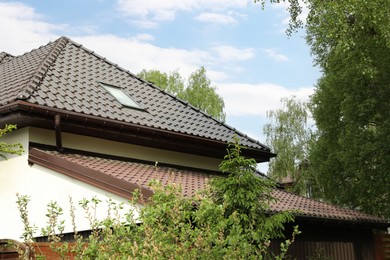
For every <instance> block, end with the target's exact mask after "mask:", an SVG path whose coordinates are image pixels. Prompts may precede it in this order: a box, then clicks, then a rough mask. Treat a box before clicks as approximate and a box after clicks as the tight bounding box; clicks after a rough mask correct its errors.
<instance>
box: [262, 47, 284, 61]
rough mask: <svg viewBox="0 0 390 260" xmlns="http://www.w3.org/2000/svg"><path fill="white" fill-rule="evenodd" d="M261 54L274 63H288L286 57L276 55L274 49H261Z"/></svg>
mask: <svg viewBox="0 0 390 260" xmlns="http://www.w3.org/2000/svg"><path fill="white" fill-rule="evenodd" d="M263 52H264V53H266V54H267V56H268V57H269V58H271V59H273V60H274V61H278V62H279V61H288V57H287V56H285V55H283V54H280V53H277V52H276V51H275V50H274V49H263Z"/></svg>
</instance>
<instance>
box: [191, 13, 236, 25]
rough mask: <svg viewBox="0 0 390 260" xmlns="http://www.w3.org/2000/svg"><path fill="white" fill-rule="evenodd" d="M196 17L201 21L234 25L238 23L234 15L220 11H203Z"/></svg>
mask: <svg viewBox="0 0 390 260" xmlns="http://www.w3.org/2000/svg"><path fill="white" fill-rule="evenodd" d="M195 19H196V20H198V21H200V22H207V23H215V24H222V25H234V24H236V23H237V21H236V19H234V18H233V17H232V16H230V15H226V14H219V13H202V14H200V15H198V16H197V17H196V18H195Z"/></svg>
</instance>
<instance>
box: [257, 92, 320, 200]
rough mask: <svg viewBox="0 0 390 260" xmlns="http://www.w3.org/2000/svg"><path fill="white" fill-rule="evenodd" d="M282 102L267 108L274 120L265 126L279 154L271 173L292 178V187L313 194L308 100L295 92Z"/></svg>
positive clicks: (270, 117)
mask: <svg viewBox="0 0 390 260" xmlns="http://www.w3.org/2000/svg"><path fill="white" fill-rule="evenodd" d="M281 104H282V107H281V108H279V109H276V110H271V111H267V118H268V119H269V120H270V123H268V124H266V125H265V126H264V128H263V132H264V134H265V136H266V143H267V145H268V146H269V147H270V148H271V150H272V151H273V152H274V153H276V154H277V157H275V158H273V159H271V161H270V163H269V168H268V175H269V176H270V177H271V178H273V179H275V180H277V181H279V182H281V181H282V180H283V179H286V178H291V180H292V182H293V186H292V191H294V192H296V193H298V194H301V195H308V196H310V188H311V186H313V180H312V177H311V176H310V175H309V172H308V167H309V165H310V162H309V148H310V144H311V143H312V141H313V139H314V133H313V130H312V129H311V127H313V126H309V125H308V120H309V117H310V114H309V111H308V107H307V103H305V102H300V101H298V100H296V98H295V97H294V96H293V97H290V98H282V99H281Z"/></svg>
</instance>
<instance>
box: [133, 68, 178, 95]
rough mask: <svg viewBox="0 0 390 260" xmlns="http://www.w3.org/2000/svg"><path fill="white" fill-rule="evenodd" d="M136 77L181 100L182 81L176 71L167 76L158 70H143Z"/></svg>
mask: <svg viewBox="0 0 390 260" xmlns="http://www.w3.org/2000/svg"><path fill="white" fill-rule="evenodd" d="M137 76H138V77H140V78H142V79H144V80H147V81H149V82H152V83H153V84H154V85H156V86H158V87H159V88H161V89H163V90H165V91H166V92H168V93H170V94H172V95H174V96H177V97H178V98H183V93H184V80H183V78H182V77H181V76H180V74H179V73H178V72H177V71H173V72H170V73H169V74H167V73H165V72H160V71H159V70H149V71H147V70H145V69H144V70H142V71H141V72H140V73H138V74H137Z"/></svg>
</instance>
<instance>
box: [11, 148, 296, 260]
mask: <svg viewBox="0 0 390 260" xmlns="http://www.w3.org/2000/svg"><path fill="white" fill-rule="evenodd" d="M240 149H241V148H240V147H239V145H237V144H232V145H231V146H230V150H229V153H228V155H226V156H225V160H224V161H223V162H222V163H221V165H220V168H221V170H222V171H223V172H226V173H229V176H228V177H227V178H215V179H212V180H210V183H209V185H207V186H208V187H207V188H206V190H205V191H204V192H202V193H199V194H197V195H196V196H194V197H191V198H186V197H183V196H182V195H181V191H180V187H179V186H178V185H176V184H170V185H168V186H165V187H163V186H162V185H161V184H160V183H159V182H157V181H153V182H152V183H151V184H150V185H151V187H152V189H153V190H154V194H153V196H152V197H151V198H149V199H148V200H147V201H145V200H144V198H142V197H141V196H140V193H139V192H138V191H137V192H134V194H133V199H132V200H131V201H130V203H131V204H132V205H133V206H134V208H135V209H137V208H138V209H139V211H138V212H139V217H138V219H137V220H136V221H137V223H138V224H137V223H136V221H135V217H134V216H135V214H134V213H135V212H128V213H127V214H125V216H123V215H121V214H120V213H119V212H120V211H121V210H122V209H123V205H121V204H116V203H114V202H112V201H109V205H110V206H109V210H108V214H107V218H106V219H105V220H103V221H98V220H96V219H95V218H94V211H96V210H97V208H98V205H99V203H100V201H99V200H98V199H96V198H93V199H92V200H90V201H88V200H83V201H80V203H79V204H80V205H81V207H82V208H83V209H84V211H85V213H86V217H87V218H88V219H89V220H90V225H91V230H92V232H91V235H90V236H89V237H88V239H83V238H82V237H81V236H80V235H79V234H77V232H75V235H74V239H75V243H74V244H72V245H68V244H67V243H61V237H62V235H61V233H62V230H63V227H64V222H63V221H61V220H60V217H61V215H62V214H63V213H62V209H61V208H60V207H59V206H58V205H57V203H50V204H49V205H48V212H47V214H46V216H47V217H48V222H47V223H48V225H47V227H46V228H45V229H43V230H42V231H43V232H42V234H43V235H45V236H48V238H49V240H50V241H51V244H52V249H53V250H54V251H56V252H58V253H59V254H60V255H62V256H63V257H64V258H66V257H67V254H68V253H69V252H72V253H73V254H74V255H75V256H76V259H134V258H136V259H283V258H284V257H285V255H286V252H287V249H288V246H289V245H290V244H291V243H292V242H293V240H294V237H295V235H297V234H298V233H299V231H298V230H297V228H295V230H294V232H293V234H292V239H291V240H289V239H287V240H285V242H284V243H282V244H281V246H280V249H281V254H280V255H274V254H272V253H270V251H269V245H270V240H271V239H274V238H280V237H282V236H283V235H282V231H283V224H285V223H286V222H289V221H292V220H293V217H292V215H291V214H290V213H288V212H281V213H275V214H271V213H270V211H269V202H270V201H272V200H274V198H273V197H272V196H271V190H272V188H274V184H273V183H272V182H271V181H270V180H268V179H266V178H263V177H258V176H256V175H255V173H256V162H255V161H254V160H252V159H246V158H244V157H242V156H241V153H240ZM139 202H141V203H142V206H141V207H139V206H137V205H139ZM27 203H28V197H27V196H18V206H19V209H20V210H21V216H24V219H25V220H24V223H27V224H26V226H27V228H28V230H32V229H31V227H30V224H29V222H28V220H27V221H26V216H25V215H26V214H23V212H22V211H23V210H24V211H26V204H27ZM70 214H71V217H72V224H73V226H74V230H75V231H76V230H77V228H76V224H75V223H76V221H75V219H74V206H73V203H72V202H71V212H70ZM124 219H126V221H123V220H124ZM121 220H122V221H121ZM24 237H26V235H25V234H24ZM27 237H28V238H31V236H27Z"/></svg>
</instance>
